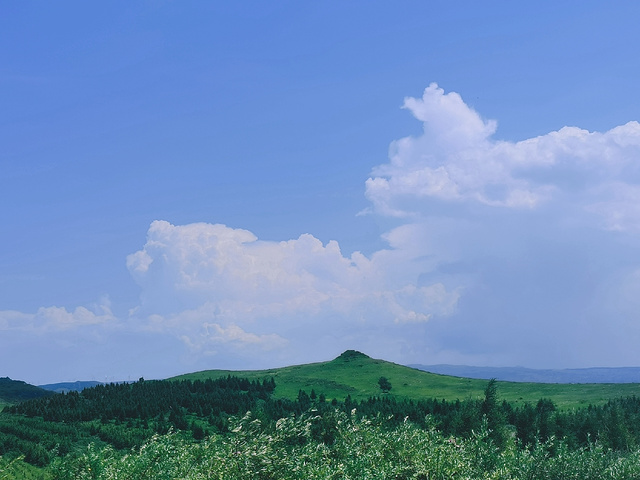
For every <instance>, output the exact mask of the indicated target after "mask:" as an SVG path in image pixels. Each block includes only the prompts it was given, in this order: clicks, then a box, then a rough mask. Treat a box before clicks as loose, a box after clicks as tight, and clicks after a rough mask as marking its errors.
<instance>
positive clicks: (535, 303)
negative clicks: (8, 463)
mask: <svg viewBox="0 0 640 480" xmlns="http://www.w3.org/2000/svg"><path fill="white" fill-rule="evenodd" d="M638 18H640V3H638V2H635V1H619V2H604V1H588V0H587V1H583V2H570V1H559V2H535V3H530V2H529V3H527V2H502V1H488V2H475V1H455V0H454V1H429V2H424V1H404V0H403V1H398V2H377V1H373V2H370V1H366V2H365V1H360V0H354V1H350V2H340V1H328V2H297V1H296V2H294V1H281V0H276V1H273V2H261V1H251V0H248V1H245V2H192V1H181V2H177V1H168V0H164V1H136V2H129V1H126V2H125V1H113V2H81V1H65V2H61V3H60V2H56V3H55V4H53V3H51V2H3V3H2V4H1V5H0V45H1V46H2V48H0V225H1V230H0V232H1V233H2V234H1V235H0V376H8V377H10V378H13V379H17V380H24V381H26V382H29V383H33V384H44V383H53V382H62V381H75V380H98V381H119V380H135V379H138V378H139V377H141V376H144V377H145V378H167V377H169V376H172V375H177V374H181V373H187V372H193V371H199V370H205V369H218V368H221V369H262V368H273V367H279V366H285V365H291V364H300V363H308V362H317V361H326V360H330V359H332V358H334V357H336V356H337V355H339V354H340V353H341V352H343V351H344V350H347V349H355V350H359V351H362V352H364V353H366V354H367V355H369V356H372V357H374V358H382V359H385V360H389V361H393V362H396V363H400V364H415V363H421V364H438V363H450V364H465V365H476V366H525V367H530V368H580V367H592V366H639V365H640V350H639V349H638V348H637V346H638V343H639V342H640V123H638V121H640V95H638V87H637V86H638V85H640V61H639V60H638V55H637V46H638V45H639V44H640V30H639V29H638V28H637V22H638Z"/></svg>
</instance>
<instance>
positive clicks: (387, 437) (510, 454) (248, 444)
mask: <svg viewBox="0 0 640 480" xmlns="http://www.w3.org/2000/svg"><path fill="white" fill-rule="evenodd" d="M320 421H328V423H329V424H330V425H331V428H332V429H333V430H334V431H335V434H334V441H333V442H332V443H325V442H322V441H320V440H319V439H318V438H316V437H314V434H313V431H314V427H315V426H316V425H317V423H318V422H320ZM427 423H429V421H428V420H427ZM552 452H555V453H553V454H552ZM51 474H52V478H53V479H55V480H77V479H96V480H107V479H108V480H111V479H121V478H127V479H128V478H136V479H141V480H144V479H154V480H156V479H158V480H163V479H167V480H168V479H178V478H180V479H185V480H192V479H193V480H195V479H203V478H208V479H228V480H234V479H247V478H252V479H261V480H269V479H281V480H289V479H292V480H293V479H305V480H306V479H309V478H322V479H335V480H343V479H344V480H347V479H396V480H399V479H414V480H418V479H422V480H426V479H429V480H432V479H442V480H444V479H455V478H458V479H469V480H470V479H511V480H529V479H536V480H558V479H575V480H578V479H580V480H609V479H611V480H613V479H615V480H627V479H629V480H631V479H634V480H635V479H637V478H640V453H639V452H633V453H628V454H620V453H613V452H611V451H606V450H605V449H604V448H603V447H602V446H601V445H599V444H592V445H590V446H589V447H588V448H585V449H580V450H571V449H569V448H568V447H567V446H566V444H564V443H563V442H559V441H556V440H555V439H551V440H549V441H548V442H546V443H544V444H538V445H537V446H536V447H535V448H534V449H533V450H531V451H529V450H526V449H524V450H523V449H518V448H516V445H515V444H514V443H511V444H510V445H507V446H506V448H504V449H499V448H498V447H497V446H496V445H495V444H494V443H493V441H492V440H491V438H490V432H489V430H488V428H487V423H486V421H485V422H484V424H483V425H482V427H481V429H480V430H479V431H478V432H475V433H474V434H473V435H472V436H471V437H469V438H468V439H457V438H453V437H447V436H445V435H442V433H440V432H438V431H437V430H436V429H435V428H434V427H433V426H431V427H429V428H426V429H425V428H420V427H418V426H416V425H414V424H413V423H411V422H409V421H404V422H402V423H400V424H398V425H397V426H396V427H395V428H392V429H389V428H388V426H387V425H386V422H385V421H384V420H381V419H380V418H377V419H366V418H359V417H358V416H357V415H356V414H355V412H353V413H352V414H346V413H344V412H341V411H334V412H332V413H331V415H329V416H326V417H323V418H322V419H321V418H319V417H318V416H317V415H314V413H313V412H309V414H305V415H302V416H299V417H286V418H283V419H281V420H279V421H278V422H277V423H276V424H275V426H272V427H266V426H265V425H263V424H262V422H261V421H260V420H259V419H258V418H256V417H255V416H254V415H252V414H251V413H248V414H247V415H245V416H244V417H243V418H242V419H240V420H237V421H235V422H234V423H233V425H232V431H231V433H229V434H225V435H214V436H211V437H209V438H208V439H207V440H205V441H204V442H201V443H193V442H189V441H187V440H185V439H184V438H183V437H181V436H180V435H177V434H168V435H164V436H155V437H153V438H152V439H151V440H150V441H149V442H148V443H147V444H145V445H144V446H143V447H142V448H141V449H140V450H139V451H138V452H129V453H125V454H120V453H118V452H117V451H115V450H114V449H112V448H111V447H106V448H104V449H96V448H94V447H92V446H90V447H88V448H87V449H86V450H85V451H83V452H78V453H76V454H74V455H72V456H68V457H66V458H64V459H58V460H56V462H55V463H54V465H53V466H52V468H51Z"/></svg>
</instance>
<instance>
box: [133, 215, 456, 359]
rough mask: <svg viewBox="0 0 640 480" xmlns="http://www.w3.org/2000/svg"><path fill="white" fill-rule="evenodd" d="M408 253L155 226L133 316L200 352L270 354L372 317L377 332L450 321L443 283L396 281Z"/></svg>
mask: <svg viewBox="0 0 640 480" xmlns="http://www.w3.org/2000/svg"><path fill="white" fill-rule="evenodd" d="M399 255H406V254H404V253H400V252H396V251H394V250H388V251H385V252H378V254H377V255H375V256H374V257H373V258H371V259H369V258H367V257H365V256H364V255H362V254H361V253H359V252H356V253H354V254H352V255H351V256H350V257H345V256H343V255H342V253H341V251H340V248H339V246H338V244H337V242H335V241H330V242H328V243H327V244H326V245H323V244H322V242H321V241H320V240H318V239H317V238H315V237H313V236H312V235H309V234H304V235H301V236H300V237H299V238H297V239H294V240H287V241H281V242H267V241H261V240H259V239H258V238H257V237H256V236H255V235H253V234H252V233H251V232H248V231H246V230H241V229H233V228H230V227H227V226H225V225H212V224H205V223H197V224H190V225H179V226H176V225H172V224H170V223H168V222H166V221H155V222H153V223H152V224H151V226H150V228H149V231H148V237H147V242H146V244H145V246H144V248H143V249H142V250H140V251H138V252H136V253H134V254H132V255H130V256H129V257H128V258H127V266H128V268H129V270H130V272H131V274H132V275H133V277H134V278H135V279H136V281H137V282H138V284H139V285H140V287H141V288H142V294H141V303H140V306H139V308H138V309H137V310H136V311H135V312H132V314H133V315H134V316H137V317H142V318H147V319H148V321H149V328H154V329H159V330H162V329H165V330H167V331H171V332H173V333H174V334H176V335H179V336H180V338H182V339H183V341H184V342H185V343H186V344H187V345H189V346H190V347H191V348H195V349H201V348H207V345H220V344H229V343H230V344H233V345H235V346H237V347H241V346H247V345H249V346H256V347H260V348H263V349H265V350H272V349H276V348H281V347H283V346H284V345H286V344H287V343H288V342H289V341H293V340H296V341H306V342H309V341H311V340H313V338H314V333H313V332H314V328H318V327H322V326H324V327H325V328H331V326H332V325H340V326H341V327H342V326H344V325H345V324H349V323H352V324H353V325H354V326H355V325H356V324H357V323H358V322H359V321H360V320H361V319H363V318H364V316H363V312H367V315H366V321H367V322H369V324H371V325H393V324H394V323H405V322H426V321H428V320H429V319H430V318H432V317H433V316H434V315H440V316H446V315H449V314H451V312H452V311H454V310H455V305H456V302H457V299H458V296H459V293H458V292H457V291H450V290H447V288H446V287H445V286H444V285H442V284H440V283H435V284H432V285H421V286H419V287H416V286H415V285H414V283H415V281H416V279H417V277H416V272H415V271H413V269H406V271H401V270H398V271H397V272H396V274H395V275H389V271H388V270H387V268H386V266H389V265H390V264H393V263H394V261H397V259H398V258H399V257H398V256H399ZM394 257H395V258H394ZM354 322H355V323H354ZM301 330H303V331H304V333H301ZM301 335H302V336H304V335H306V337H307V338H306V339H302V338H301ZM293 336H295V337H296V338H295V339H294V338H292V337H293Z"/></svg>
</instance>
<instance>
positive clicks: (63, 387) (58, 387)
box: [39, 381, 103, 393]
mask: <svg viewBox="0 0 640 480" xmlns="http://www.w3.org/2000/svg"><path fill="white" fill-rule="evenodd" d="M102 384H103V383H102V382H96V381H85V382H82V381H78V382H60V383H48V384H46V385H39V387H40V388H44V389H45V390H49V391H51V392H56V393H67V392H81V391H82V390H84V389H85V388H91V387H95V386H96V385H102Z"/></svg>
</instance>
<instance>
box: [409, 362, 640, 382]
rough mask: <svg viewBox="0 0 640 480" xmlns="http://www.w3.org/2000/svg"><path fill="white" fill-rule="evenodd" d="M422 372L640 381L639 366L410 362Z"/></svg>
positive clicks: (542, 379) (537, 379)
mask: <svg viewBox="0 0 640 480" xmlns="http://www.w3.org/2000/svg"><path fill="white" fill-rule="evenodd" d="M409 366H410V367H412V368H417V369H418V370H424V371H425V372H431V373H439V374H441V375H452V376H454V377H465V378H477V379H485V380H489V379H491V378H495V379H496V380H504V381H508V382H533V383H640V367H612V368H609V367H596V368H567V369H532V368H524V367H471V366H467V365H447V364H439V365H409Z"/></svg>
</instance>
